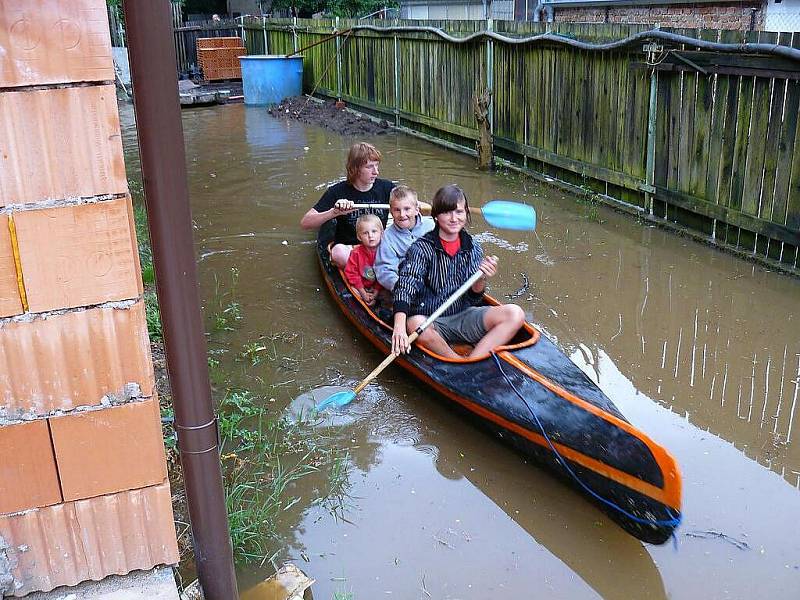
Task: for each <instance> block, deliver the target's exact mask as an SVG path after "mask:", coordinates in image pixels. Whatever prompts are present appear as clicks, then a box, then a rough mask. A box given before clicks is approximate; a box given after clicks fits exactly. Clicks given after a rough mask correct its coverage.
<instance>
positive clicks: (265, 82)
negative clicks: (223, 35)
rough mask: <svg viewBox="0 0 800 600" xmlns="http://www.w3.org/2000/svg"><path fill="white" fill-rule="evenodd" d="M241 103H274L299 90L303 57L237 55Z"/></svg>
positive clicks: (297, 93) (301, 83) (296, 93)
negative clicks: (242, 92) (239, 71)
mask: <svg viewBox="0 0 800 600" xmlns="http://www.w3.org/2000/svg"><path fill="white" fill-rule="evenodd" d="M239 61H241V63H242V87H243V88H244V103H245V104H257V105H263V104H278V103H279V102H280V101H281V100H283V99H284V98H288V97H289V96H298V95H300V94H301V93H302V91H303V57H302V56H292V57H286V56H283V55H280V54H276V55H266V54H264V55H256V56H240V57H239Z"/></svg>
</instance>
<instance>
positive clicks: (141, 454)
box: [50, 399, 167, 501]
mask: <svg viewBox="0 0 800 600" xmlns="http://www.w3.org/2000/svg"><path fill="white" fill-rule="evenodd" d="M50 430H51V432H52V439H53V448H54V450H55V455H56V465H57V466H58V475H59V477H60V479H61V491H62V494H63V496H64V500H66V501H69V500H79V499H81V498H92V497H94V496H100V495H103V494H110V493H114V492H120V491H124V490H130V489H135V488H140V487H145V486H148V485H155V484H157V483H160V482H162V481H164V479H166V477H167V469H166V459H165V456H164V442H163V438H162V434H161V417H160V413H159V408H158V402H157V400H156V399H151V400H146V401H144V402H134V403H131V404H124V405H122V406H116V407H113V408H108V409H102V410H93V411H89V412H81V413H73V414H69V415H65V416H63V417H53V418H51V419H50Z"/></svg>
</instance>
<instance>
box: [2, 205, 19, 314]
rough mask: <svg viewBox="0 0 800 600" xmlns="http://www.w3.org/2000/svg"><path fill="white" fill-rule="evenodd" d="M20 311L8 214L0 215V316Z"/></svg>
mask: <svg viewBox="0 0 800 600" xmlns="http://www.w3.org/2000/svg"><path fill="white" fill-rule="evenodd" d="M21 312H22V300H20V297H19V285H18V284H17V268H16V266H15V264H14V251H13V249H12V248H11V234H10V232H9V230H8V215H0V317H10V316H11V315H18V314H20V313H21Z"/></svg>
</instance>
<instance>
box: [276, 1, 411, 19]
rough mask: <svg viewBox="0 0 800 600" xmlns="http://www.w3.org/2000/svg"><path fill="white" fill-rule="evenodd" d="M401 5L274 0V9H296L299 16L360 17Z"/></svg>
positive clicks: (368, 2)
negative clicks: (318, 14)
mask: <svg viewBox="0 0 800 600" xmlns="http://www.w3.org/2000/svg"><path fill="white" fill-rule="evenodd" d="M397 6H399V4H398V2H397V1H396V0H392V1H389V2H384V1H382V0H273V2H272V8H273V9H282V8H285V9H294V12H295V13H296V14H297V15H298V16H311V15H312V14H314V13H320V12H321V13H324V14H326V15H332V16H336V17H349V18H358V17H363V16H366V15H369V14H372V13H374V12H375V11H378V10H380V9H382V8H384V7H386V8H395V7H397Z"/></svg>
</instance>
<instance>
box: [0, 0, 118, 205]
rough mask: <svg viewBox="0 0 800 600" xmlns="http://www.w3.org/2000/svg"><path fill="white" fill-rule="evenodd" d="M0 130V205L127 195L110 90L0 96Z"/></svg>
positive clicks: (113, 96) (110, 87)
mask: <svg viewBox="0 0 800 600" xmlns="http://www.w3.org/2000/svg"><path fill="white" fill-rule="evenodd" d="M2 4H5V3H0V5H2ZM2 47H3V46H2V42H0V48H2ZM1 56H2V53H1V52H0V57H1ZM111 77H112V79H113V74H112V76H111ZM0 131H2V132H3V135H2V136H0V206H5V205H8V204H27V203H30V202H42V201H45V200H53V199H63V198H77V197H91V196H98V195H104V194H122V193H125V192H127V190H128V182H127V180H126V179H125V161H124V158H123V154H122V140H121V135H120V129H119V112H118V111H117V96H116V90H115V88H114V86H113V85H101V86H89V87H78V88H63V89H52V90H29V91H24V92H5V93H2V94H0Z"/></svg>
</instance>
